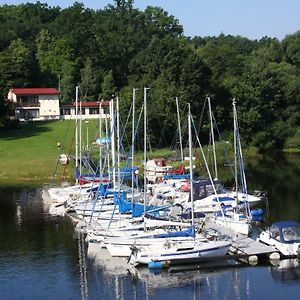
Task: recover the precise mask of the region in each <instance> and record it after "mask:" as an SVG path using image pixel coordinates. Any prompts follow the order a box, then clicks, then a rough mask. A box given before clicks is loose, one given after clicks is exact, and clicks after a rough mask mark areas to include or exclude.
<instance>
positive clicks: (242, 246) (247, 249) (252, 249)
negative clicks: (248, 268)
mask: <svg viewBox="0 0 300 300" xmlns="http://www.w3.org/2000/svg"><path fill="white" fill-rule="evenodd" d="M230 251H231V252H232V253H234V254H245V255H248V256H251V255H267V254H271V253H274V252H277V251H276V250H275V249H274V248H273V247H271V246H268V245H265V244H262V243H260V242H258V241H256V240H253V239H251V238H248V237H247V238H241V239H238V240H236V241H235V242H233V244H232V247H231V250H230Z"/></svg>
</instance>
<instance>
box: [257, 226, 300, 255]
mask: <svg viewBox="0 0 300 300" xmlns="http://www.w3.org/2000/svg"><path fill="white" fill-rule="evenodd" d="M257 240H258V241H259V242H262V243H264V244H267V245H270V246H273V247H274V248H275V249H276V250H278V251H279V252H280V254H281V255H282V256H287V257H292V256H300V224H299V223H298V222H295V221H280V222H276V223H273V224H272V225H271V226H270V227H269V228H267V229H266V230H264V231H262V232H261V234H260V235H259V237H258V238H257Z"/></svg>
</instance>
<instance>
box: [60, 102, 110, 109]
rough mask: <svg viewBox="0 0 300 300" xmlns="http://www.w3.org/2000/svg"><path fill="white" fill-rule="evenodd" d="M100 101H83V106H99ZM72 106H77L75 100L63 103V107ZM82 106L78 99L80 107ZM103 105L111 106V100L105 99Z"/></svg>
mask: <svg viewBox="0 0 300 300" xmlns="http://www.w3.org/2000/svg"><path fill="white" fill-rule="evenodd" d="M99 105H100V101H81V106H82V107H97V108H98V107H99ZM70 106H76V103H75V102H70V103H63V104H61V107H70ZM79 106H80V101H78V107H79ZM102 106H103V107H104V106H109V101H103V102H102Z"/></svg>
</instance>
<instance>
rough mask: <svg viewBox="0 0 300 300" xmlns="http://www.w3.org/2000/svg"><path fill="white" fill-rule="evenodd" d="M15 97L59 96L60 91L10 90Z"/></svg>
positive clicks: (39, 89)
mask: <svg viewBox="0 0 300 300" xmlns="http://www.w3.org/2000/svg"><path fill="white" fill-rule="evenodd" d="M10 91H11V92H13V93H14V94H15V95H59V94H60V91H59V90H57V89H55V88H17V89H15V88H12V89H11V90H10Z"/></svg>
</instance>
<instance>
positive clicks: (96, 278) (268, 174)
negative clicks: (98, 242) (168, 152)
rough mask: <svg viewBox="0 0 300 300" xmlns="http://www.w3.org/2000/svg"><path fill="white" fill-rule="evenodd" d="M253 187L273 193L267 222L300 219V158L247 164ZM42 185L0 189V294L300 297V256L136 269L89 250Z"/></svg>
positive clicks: (34, 296)
mask: <svg viewBox="0 0 300 300" xmlns="http://www.w3.org/2000/svg"><path fill="white" fill-rule="evenodd" d="M246 168H247V179H248V185H249V188H250V189H251V188H252V189H253V188H255V189H260V190H266V191H268V198H269V201H268V207H269V210H268V212H267V213H266V215H267V217H266V220H265V223H264V224H263V225H262V226H264V225H267V224H269V223H272V222H273V221H277V220H285V219H293V220H296V221H300V204H299V200H300V197H299V196H300V195H299V191H300V187H299V183H300V181H299V178H300V156H299V155H286V156H279V157H276V158H272V159H271V158H267V157H263V158H260V159H257V160H255V161H253V162H249V163H248V164H247V165H246ZM47 209H48V203H45V201H44V202H43V200H42V188H40V189H37V188H30V187H24V188H9V187H1V188H0V299H56V300H58V299H172V300H176V299H267V298H270V297H271V298H272V299H275V300H276V299H289V300H291V299H299V291H300V269H299V268H298V267H297V264H298V261H297V260H291V261H282V262H281V265H280V266H272V265H271V264H270V263H269V262H263V263H259V264H258V265H256V266H248V265H244V264H235V263H232V265H228V264H227V265H224V264H218V265H217V266H214V267H211V266H202V267H200V268H199V269H198V268H197V267H196V266H195V267H194V268H191V269H189V270H183V269H170V270H168V271H163V272H161V273H158V274H155V273H152V272H150V271H149V270H148V269H147V268H142V269H138V270H137V271H136V272H133V271H131V272H129V271H128V270H127V268H126V263H125V262H124V261H123V260H122V259H111V258H110V257H109V255H108V254H107V253H106V251H105V250H103V253H102V255H101V256H100V257H98V258H97V259H96V260H93V259H91V258H89V256H88V255H87V249H86V245H85V243H84V240H83V237H82V235H80V234H78V233H76V232H75V231H74V223H73V222H72V221H71V219H69V218H56V217H51V216H49V215H48V213H47Z"/></svg>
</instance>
